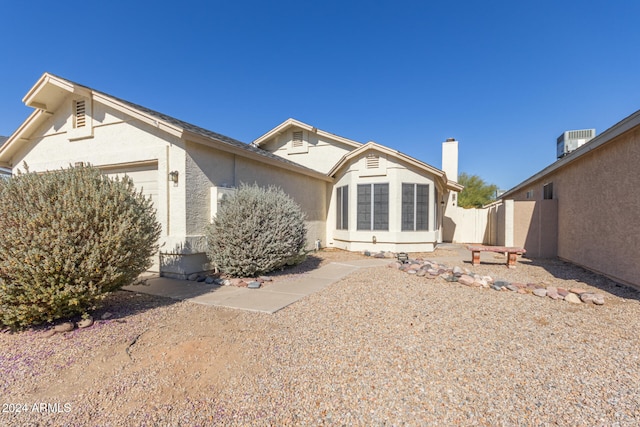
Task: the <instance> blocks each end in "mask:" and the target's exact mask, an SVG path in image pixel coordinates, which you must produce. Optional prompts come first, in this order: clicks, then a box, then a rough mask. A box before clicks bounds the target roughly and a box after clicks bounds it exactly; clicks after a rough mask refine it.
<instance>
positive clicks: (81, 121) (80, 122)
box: [73, 100, 87, 128]
mask: <svg viewBox="0 0 640 427" xmlns="http://www.w3.org/2000/svg"><path fill="white" fill-rule="evenodd" d="M86 111H87V105H86V101H85V100H80V101H75V102H74V108H73V114H74V121H75V123H74V126H73V127H75V128H81V127H84V126H85V125H86V124H87V116H86Z"/></svg>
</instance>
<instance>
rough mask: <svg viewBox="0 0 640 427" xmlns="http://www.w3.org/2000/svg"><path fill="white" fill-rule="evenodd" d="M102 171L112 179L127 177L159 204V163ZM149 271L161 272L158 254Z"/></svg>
mask: <svg viewBox="0 0 640 427" xmlns="http://www.w3.org/2000/svg"><path fill="white" fill-rule="evenodd" d="M102 171H103V172H104V173H105V174H106V175H107V176H108V177H110V178H115V177H116V176H117V177H120V178H122V177H124V176H125V175H127V176H128V177H129V178H131V180H132V181H133V184H134V185H135V187H136V189H137V190H139V191H140V190H141V191H142V194H144V195H145V196H146V197H150V198H151V201H152V202H153V203H154V206H155V204H156V203H158V164H157V163H155V162H154V163H148V164H147V163H145V164H143V165H135V166H134V165H131V166H123V167H108V168H103V169H102ZM149 271H153V272H159V271H160V259H159V256H158V254H156V255H154V256H153V265H152V266H151V267H150V268H149Z"/></svg>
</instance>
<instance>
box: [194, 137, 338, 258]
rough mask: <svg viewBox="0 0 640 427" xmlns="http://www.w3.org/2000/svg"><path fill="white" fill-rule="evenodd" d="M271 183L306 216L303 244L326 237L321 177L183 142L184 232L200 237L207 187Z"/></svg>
mask: <svg viewBox="0 0 640 427" xmlns="http://www.w3.org/2000/svg"><path fill="white" fill-rule="evenodd" d="M243 183H244V184H254V183H257V184H258V185H261V186H269V185H275V186H277V187H280V188H282V190H283V191H284V192H285V193H287V194H288V195H289V196H291V197H292V198H293V199H294V200H295V201H296V202H297V203H298V204H299V205H300V207H301V209H302V211H303V212H305V214H306V217H307V221H306V223H307V244H308V247H309V248H312V247H313V245H314V242H315V240H316V239H320V240H321V241H323V242H324V241H325V240H326V187H327V183H326V182H325V181H323V180H320V179H317V178H312V177H308V176H306V175H302V174H300V173H297V172H292V171H289V170H287V169H285V168H279V167H274V166H271V165H267V164H265V163H262V162H257V161H254V160H250V159H247V158H244V157H241V156H237V155H234V154H230V153H226V152H223V151H220V150H216V149H214V148H210V147H204V146H203V145H200V144H196V143H188V144H187V176H186V186H187V194H188V198H187V206H188V209H187V220H186V223H187V232H188V235H189V236H190V239H191V240H193V241H195V240H196V239H198V238H204V233H205V228H206V226H207V225H208V224H209V223H210V220H211V187H212V186H223V187H224V186H232V187H237V186H239V185H240V184H243Z"/></svg>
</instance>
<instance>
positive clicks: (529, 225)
mask: <svg viewBox="0 0 640 427" xmlns="http://www.w3.org/2000/svg"><path fill="white" fill-rule="evenodd" d="M638 165H640V111H637V112H635V113H634V114H632V115H630V116H629V117H627V118H625V119H624V120H622V121H620V122H619V123H617V124H616V125H614V126H612V127H611V128H609V129H607V130H606V131H605V132H603V133H601V134H600V135H598V136H596V137H595V138H593V139H591V140H590V141H589V142H587V143H586V144H584V145H582V146H581V147H579V148H578V149H576V150H575V151H573V152H571V153H569V154H567V155H566V156H564V157H562V158H561V159H560V160H558V161H556V162H555V163H553V164H551V165H550V166H548V167H547V168H545V169H543V170H542V171H540V172H538V173H537V174H535V175H533V176H532V177H530V178H528V179H526V180H525V181H523V182H522V183H520V184H518V185H517V186H515V187H514V188H512V189H510V190H509V191H507V192H506V193H505V194H503V195H502V197H501V199H502V201H503V202H505V203H510V204H512V206H513V239H514V244H515V245H516V246H524V247H525V248H526V249H527V254H528V256H546V257H555V256H557V257H559V258H561V259H563V260H566V261H569V262H571V263H573V264H577V265H580V266H583V267H585V268H587V269H589V270H592V271H595V272H598V273H601V274H604V275H606V276H609V277H611V278H612V279H614V280H616V281H618V282H620V283H625V284H629V285H632V286H634V287H636V288H640V276H639V275H638V272H639V270H638V262H637V260H638V259H640V240H639V239H638V231H639V230H640V216H639V215H638V212H640V192H639V191H638V189H637V187H638V184H639V183H640V169H639V168H638Z"/></svg>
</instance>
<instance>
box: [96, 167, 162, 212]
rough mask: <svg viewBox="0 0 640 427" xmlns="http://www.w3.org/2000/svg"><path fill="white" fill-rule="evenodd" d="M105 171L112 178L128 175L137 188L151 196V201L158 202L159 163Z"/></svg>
mask: <svg viewBox="0 0 640 427" xmlns="http://www.w3.org/2000/svg"><path fill="white" fill-rule="evenodd" d="M104 172H105V173H106V174H107V176H109V177H111V178H115V177H116V176H117V177H120V178H122V177H124V176H125V175H127V176H128V177H129V178H131V180H132V181H133V184H134V185H135V186H136V189H137V190H142V194H144V195H145V196H146V197H151V201H153V203H154V205H155V203H158V165H157V164H151V165H143V166H135V167H129V168H126V167H125V168H117V169H111V168H109V169H105V170H104Z"/></svg>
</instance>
